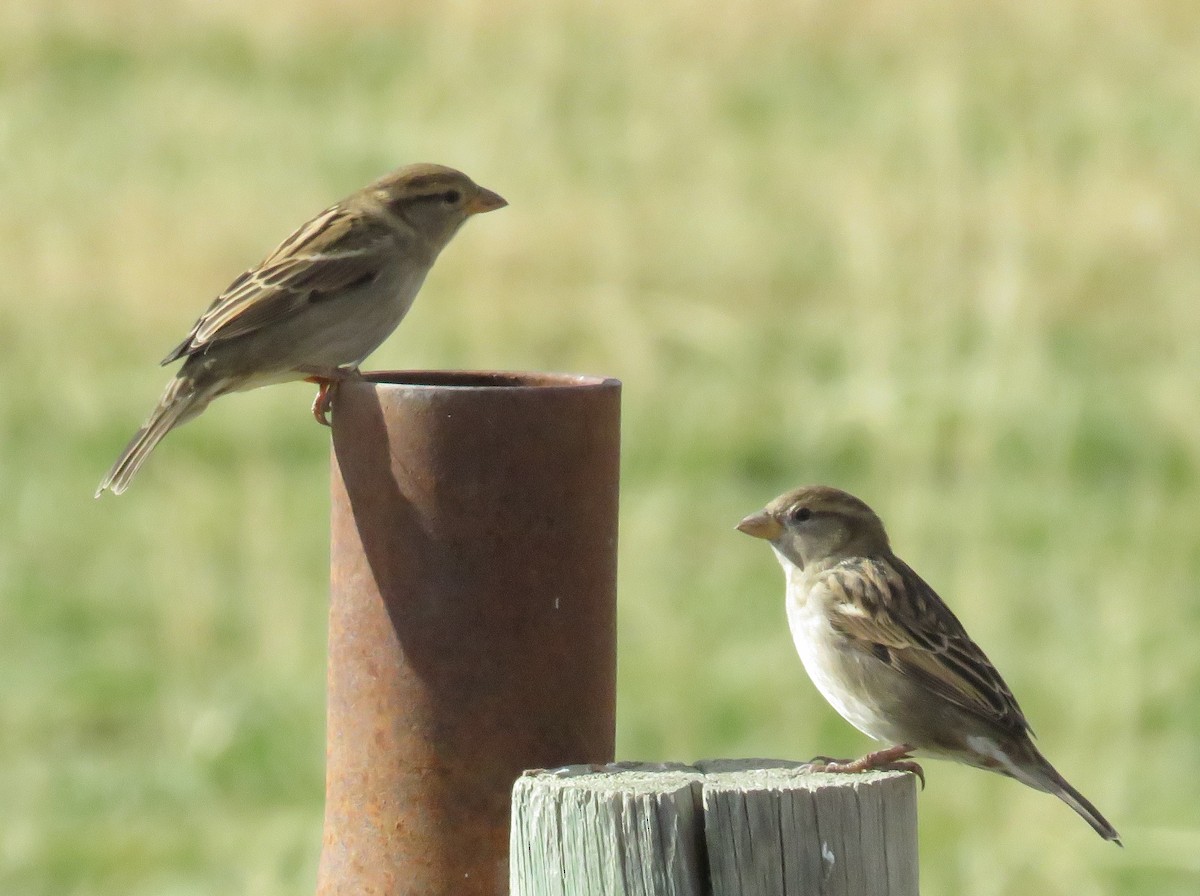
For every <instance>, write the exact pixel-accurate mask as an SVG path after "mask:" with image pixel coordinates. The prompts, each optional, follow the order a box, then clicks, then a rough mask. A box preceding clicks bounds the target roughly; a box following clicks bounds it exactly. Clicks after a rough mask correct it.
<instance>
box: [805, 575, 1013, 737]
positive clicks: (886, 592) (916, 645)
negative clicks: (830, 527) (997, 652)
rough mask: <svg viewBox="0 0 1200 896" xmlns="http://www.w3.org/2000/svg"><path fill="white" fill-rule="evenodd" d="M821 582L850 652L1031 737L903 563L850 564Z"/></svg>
mask: <svg viewBox="0 0 1200 896" xmlns="http://www.w3.org/2000/svg"><path fill="white" fill-rule="evenodd" d="M823 583H824V584H825V586H826V587H827V588H828V589H829V593H830V595H831V596H832V598H833V599H832V600H831V601H830V612H831V613H832V614H833V619H832V622H833V626H834V628H835V629H836V630H837V631H838V632H839V633H840V634H841V635H842V636H843V637H844V638H845V639H846V641H847V643H849V644H850V645H851V646H852V647H854V648H856V649H858V650H862V651H864V652H867V653H870V654H872V655H873V656H875V657H876V658H878V659H880V660H883V661H884V662H887V663H888V664H889V665H891V666H892V668H894V669H895V670H896V671H897V672H899V673H900V674H901V675H904V676H907V677H908V678H910V679H912V680H914V681H917V682H919V683H920V684H921V685H923V686H924V687H926V688H928V689H929V690H930V691H931V692H933V693H934V694H936V695H937V696H939V697H941V698H943V699H946V700H949V701H950V702H951V703H953V704H955V705H956V706H958V707H960V708H962V709H964V710H966V711H967V712H969V713H972V714H974V715H976V716H978V717H979V718H982V719H983V720H985V721H987V722H989V723H991V724H993V725H997V726H999V727H1000V728H1001V729H1003V730H1006V731H1012V732H1015V733H1022V732H1029V733H1030V734H1032V733H1033V732H1032V730H1031V729H1030V727H1029V723H1028V722H1027V721H1026V720H1025V715H1024V714H1023V713H1022V712H1021V708H1020V707H1019V706H1018V705H1017V701H1016V699H1015V698H1014V697H1013V695H1012V691H1010V690H1009V688H1008V685H1007V684H1005V683H1004V679H1003V678H1001V677H1000V673H999V672H997V671H996V667H995V666H993V665H992V663H991V661H990V660H989V659H988V658H987V656H986V655H985V654H984V652H983V651H982V650H980V649H979V647H978V646H977V645H976V644H975V642H974V641H972V640H971V638H970V637H969V636H968V635H967V632H966V630H965V629H964V628H963V627H962V623H960V622H959V621H958V619H957V618H956V617H955V615H954V614H953V613H952V612H950V608H949V607H947V606H946V604H945V603H944V602H943V601H942V599H941V598H940V597H938V595H937V592H935V591H934V590H933V589H932V588H931V587H930V586H929V585H928V584H926V583H925V581H924V580H923V579H922V578H921V577H920V576H919V575H917V573H916V572H914V571H913V569H912V568H911V567H909V566H908V565H907V564H906V563H904V561H902V560H900V559H899V558H896V557H890V558H887V559H881V558H856V559H853V560H846V561H843V562H841V563H839V564H837V565H836V566H834V567H832V568H831V569H830V570H829V572H828V573H827V575H826V577H825V578H824V579H823Z"/></svg>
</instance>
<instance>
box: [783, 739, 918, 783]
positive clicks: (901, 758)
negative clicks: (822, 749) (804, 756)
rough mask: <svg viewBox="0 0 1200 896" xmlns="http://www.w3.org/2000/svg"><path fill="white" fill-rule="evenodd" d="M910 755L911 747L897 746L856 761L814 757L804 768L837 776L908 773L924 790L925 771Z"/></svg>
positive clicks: (905, 745)
mask: <svg viewBox="0 0 1200 896" xmlns="http://www.w3.org/2000/svg"><path fill="white" fill-rule="evenodd" d="M911 753H912V747H910V746H908V745H907V744H899V745H898V746H895V747H888V748H887V749H886V750H876V751H874V752H873V753H868V754H867V755H866V756H860V757H859V758H858V759H831V758H830V757H828V756H814V757H813V758H812V759H811V760H810V761H808V762H806V763H805V764H804V768H805V769H806V770H807V771H811V772H834V773H839V774H860V773H862V772H873V771H888V772H910V773H911V774H914V775H916V776H917V778H918V779H919V780H920V782H921V789H922V790H924V789H925V770H924V769H923V768H921V766H920V765H919V764H918V763H917V762H915V761H914V760H913V759H912V757H911V756H910V754H911Z"/></svg>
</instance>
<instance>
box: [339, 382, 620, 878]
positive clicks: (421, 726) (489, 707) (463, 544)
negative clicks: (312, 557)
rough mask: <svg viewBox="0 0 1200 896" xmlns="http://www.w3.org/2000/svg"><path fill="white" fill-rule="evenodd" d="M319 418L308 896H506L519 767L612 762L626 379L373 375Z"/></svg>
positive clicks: (343, 390)
mask: <svg viewBox="0 0 1200 896" xmlns="http://www.w3.org/2000/svg"><path fill="white" fill-rule="evenodd" d="M334 404H335V406H334V412H333V476H332V510H331V517H332V556H331V566H332V582H331V606H330V616H329V710H328V757H327V783H326V809H325V833H324V848H323V850H322V854H321V863H320V870H319V874H318V883H317V893H318V896H335V894H337V896H341V894H346V896H349V894H353V896H364V894H371V896H498V894H504V893H507V891H508V864H507V857H508V824H509V799H510V793H511V789H512V786H513V782H514V781H515V780H516V778H517V777H518V776H519V775H520V774H521V772H522V770H523V769H527V768H531V767H539V766H555V765H563V764H567V763H577V762H583V763H603V762H608V761H610V760H611V759H612V758H613V739H614V731H615V722H614V712H615V670H616V634H615V621H616V611H615V607H616V603H615V598H616V535H617V484H618V483H617V479H618V467H619V440H620V437H619V429H620V423H619V418H620V410H619V406H620V383H618V382H617V381H615V380H606V379H595V378H587V377H575V376H557V375H543V374H494V373H426V372H421V373H388V374H379V375H374V376H372V377H371V378H370V380H363V381H351V382H348V383H346V384H344V385H343V386H341V387H340V388H339V391H338V393H337V396H336V399H335V403H334Z"/></svg>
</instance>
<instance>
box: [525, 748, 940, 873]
mask: <svg viewBox="0 0 1200 896" xmlns="http://www.w3.org/2000/svg"><path fill="white" fill-rule="evenodd" d="M914 781H915V777H914V776H913V775H910V774H906V773H901V772H871V773H869V774H862V775H835V774H827V773H823V772H819V773H811V772H809V771H807V770H805V769H804V768H803V765H802V764H801V763H797V762H782V761H772V760H753V759H747V760H736V761H734V760H719V761H712V762H699V763H696V764H695V765H682V764H675V763H672V764H660V765H649V764H644V763H643V764H639V763H618V764H615V765H610V766H607V767H579V766H576V767H570V768H563V769H555V770H553V771H541V772H533V773H530V774H527V775H525V776H524V777H522V778H521V779H520V780H519V781H517V783H516V785H515V786H514V788H513V824H512V845H511V849H510V856H511V866H510V867H511V875H510V890H509V892H510V894H511V896H818V894H820V896H916V894H917V835H916V786H915V784H914Z"/></svg>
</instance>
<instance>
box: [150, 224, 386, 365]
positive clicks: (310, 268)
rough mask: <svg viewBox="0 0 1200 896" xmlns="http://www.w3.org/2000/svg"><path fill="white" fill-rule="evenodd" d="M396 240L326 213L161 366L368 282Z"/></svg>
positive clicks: (225, 297) (239, 285)
mask: <svg viewBox="0 0 1200 896" xmlns="http://www.w3.org/2000/svg"><path fill="white" fill-rule="evenodd" d="M394 240H395V235H394V233H393V232H392V231H391V230H390V229H389V228H388V227H387V225H386V224H384V223H382V222H380V221H376V220H372V219H370V218H365V217H364V216H362V215H361V214H359V213H357V212H355V211H353V210H351V209H347V208H345V207H344V206H341V205H335V206H332V207H331V208H328V209H326V210H325V211H324V212H322V213H321V214H319V215H317V216H316V217H315V218H313V219H312V220H311V221H309V222H308V223H307V224H305V225H304V226H303V227H301V228H300V229H299V230H297V231H296V232H295V233H293V234H292V235H291V236H289V237H288V238H287V239H286V240H284V241H283V242H282V243H280V244H279V246H278V247H276V249H275V250H274V251H273V252H272V253H271V254H270V255H268V256H267V257H266V258H265V259H264V260H263V261H262V262H261V263H260V264H259V265H258V266H257V267H255V268H251V269H250V270H248V271H246V272H245V273H243V274H242V275H241V276H240V277H238V278H237V279H236V280H234V281H233V283H231V284H229V287H228V288H227V289H226V290H225V291H224V292H223V293H221V295H219V296H217V298H216V299H215V300H214V301H213V303H212V304H211V305H210V306H209V307H208V310H207V311H205V312H204V314H202V315H201V316H200V319H199V320H197V321H196V323H195V324H194V325H193V326H192V329H191V332H190V333H188V335H187V338H185V339H184V340H183V342H181V343H179V345H177V346H176V347H175V348H174V349H172V350H171V352H170V353H169V354H168V355H167V356H166V357H165V358H164V359H163V361H162V363H163V364H170V363H171V362H172V361H175V360H178V359H179V358H182V357H184V356H187V355H195V354H198V353H200V352H203V351H204V350H205V349H207V348H208V347H209V346H211V345H213V344H215V343H218V342H224V341H226V340H229V339H235V338H237V337H239V336H245V335H246V334H248V333H252V332H254V331H256V330H259V329H261V328H263V327H265V326H267V325H269V324H272V323H275V322H277V321H279V320H282V319H284V318H287V317H291V316H292V315H294V314H296V313H298V312H299V311H301V310H303V309H304V308H305V307H307V306H308V305H310V304H312V303H315V302H320V301H322V300H323V299H328V298H331V297H333V296H335V295H337V294H338V293H339V292H340V291H341V290H344V289H347V288H350V287H353V286H356V285H359V284H365V283H367V282H369V281H370V280H371V279H372V278H374V277H375V276H376V275H377V274H378V273H379V271H380V269H381V268H382V267H383V265H384V263H385V261H386V259H387V257H388V253H389V250H390V249H391V248H392V246H393V244H394Z"/></svg>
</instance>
